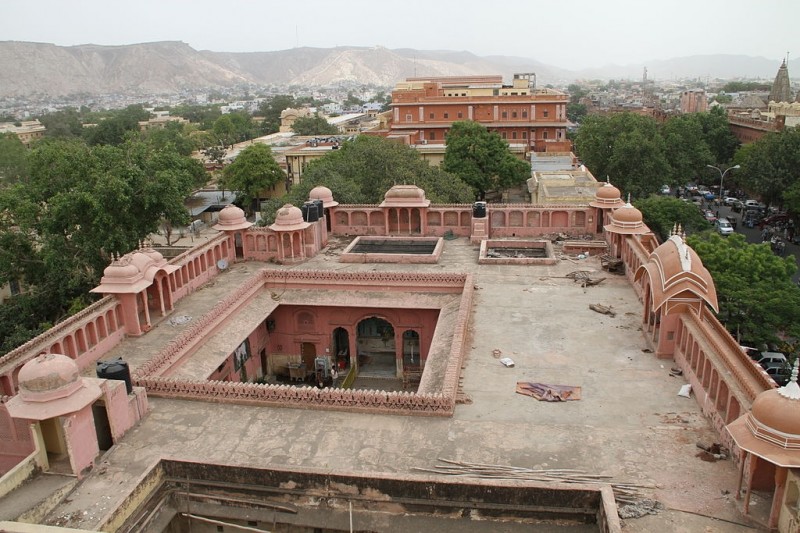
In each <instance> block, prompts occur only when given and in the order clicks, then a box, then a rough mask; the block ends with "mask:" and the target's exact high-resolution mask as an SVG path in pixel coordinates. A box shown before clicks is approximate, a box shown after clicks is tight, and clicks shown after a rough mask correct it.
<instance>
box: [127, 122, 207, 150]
mask: <svg viewBox="0 0 800 533" xmlns="http://www.w3.org/2000/svg"><path fill="white" fill-rule="evenodd" d="M139 137H140V138H141V139H142V140H143V141H144V142H146V143H147V144H149V145H150V146H152V147H153V148H154V149H156V150H164V149H167V150H174V151H176V152H178V153H179V154H180V155H185V156H188V155H191V154H192V152H193V151H194V149H195V141H194V140H193V139H192V138H191V137H190V136H189V133H188V132H187V128H186V126H185V125H184V124H181V123H179V122H167V123H166V124H165V125H164V127H163V128H154V129H150V130H147V131H144V132H142V133H141V134H139Z"/></svg>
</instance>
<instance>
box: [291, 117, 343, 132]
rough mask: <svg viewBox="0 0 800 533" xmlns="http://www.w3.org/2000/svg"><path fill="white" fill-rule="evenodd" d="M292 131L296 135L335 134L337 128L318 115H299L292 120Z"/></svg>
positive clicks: (337, 130)
mask: <svg viewBox="0 0 800 533" xmlns="http://www.w3.org/2000/svg"><path fill="white" fill-rule="evenodd" d="M292 131H294V132H295V133H296V134H298V135H336V134H337V133H339V129H338V128H337V127H336V126H334V125H333V124H330V123H328V121H327V120H325V119H324V118H322V117H321V116H319V115H314V116H313V117H300V118H298V119H297V120H295V121H294V124H293V125H292Z"/></svg>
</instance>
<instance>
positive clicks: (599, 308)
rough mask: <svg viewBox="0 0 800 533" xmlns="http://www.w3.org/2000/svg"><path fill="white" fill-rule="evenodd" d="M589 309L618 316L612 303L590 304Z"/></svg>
mask: <svg viewBox="0 0 800 533" xmlns="http://www.w3.org/2000/svg"><path fill="white" fill-rule="evenodd" d="M589 309H591V310H592V311H595V312H597V313H600V314H601V315H608V316H610V317H615V316H617V313H616V311H614V310H613V309H612V308H611V306H610V305H601V304H589Z"/></svg>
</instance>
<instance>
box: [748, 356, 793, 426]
mask: <svg viewBox="0 0 800 533" xmlns="http://www.w3.org/2000/svg"><path fill="white" fill-rule="evenodd" d="M750 414H751V416H752V417H753V418H754V419H755V420H756V421H757V422H758V423H759V424H761V425H762V426H764V427H765V428H767V429H770V430H774V431H775V432H778V433H783V434H786V435H791V436H794V437H795V438H800V386H798V385H797V369H796V368H795V370H794V372H793V373H792V379H791V381H789V383H787V384H786V385H784V386H783V387H781V388H779V389H772V390H768V391H764V392H762V393H761V394H759V395H758V396H756V399H755V401H754V402H753V406H752V407H751V409H750Z"/></svg>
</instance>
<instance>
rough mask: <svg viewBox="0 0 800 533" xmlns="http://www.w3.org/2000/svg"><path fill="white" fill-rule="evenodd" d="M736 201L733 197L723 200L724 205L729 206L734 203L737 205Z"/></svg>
mask: <svg viewBox="0 0 800 533" xmlns="http://www.w3.org/2000/svg"><path fill="white" fill-rule="evenodd" d="M736 200H737V199H736V198H734V197H733V196H726V197H725V198H723V199H722V203H723V204H725V205H727V206H731V205H733V204H734V203H736Z"/></svg>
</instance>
